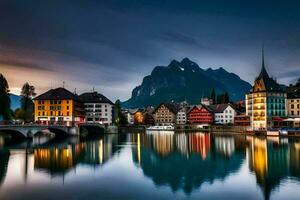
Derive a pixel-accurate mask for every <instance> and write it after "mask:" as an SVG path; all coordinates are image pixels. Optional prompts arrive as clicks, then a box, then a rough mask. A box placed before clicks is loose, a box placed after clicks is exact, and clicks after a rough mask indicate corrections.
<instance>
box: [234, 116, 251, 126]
mask: <svg viewBox="0 0 300 200" xmlns="http://www.w3.org/2000/svg"><path fill="white" fill-rule="evenodd" d="M250 124H251V123H250V117H249V116H248V115H246V114H237V115H236V116H235V117H234V125H235V126H250Z"/></svg>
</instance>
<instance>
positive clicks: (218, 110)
mask: <svg viewBox="0 0 300 200" xmlns="http://www.w3.org/2000/svg"><path fill="white" fill-rule="evenodd" d="M228 106H230V107H231V108H233V107H232V106H231V105H230V104H216V105H210V106H209V107H210V108H211V110H213V111H214V112H215V113H222V112H224V110H225V109H226V108H227V107H228ZM233 109H234V108H233Z"/></svg>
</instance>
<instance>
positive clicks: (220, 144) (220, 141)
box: [214, 137, 235, 156]
mask: <svg viewBox="0 0 300 200" xmlns="http://www.w3.org/2000/svg"><path fill="white" fill-rule="evenodd" d="M214 141H215V148H216V151H217V152H219V153H221V154H223V155H225V156H231V155H232V154H233V153H234V151H235V145H234V138H233V137H215V139H214Z"/></svg>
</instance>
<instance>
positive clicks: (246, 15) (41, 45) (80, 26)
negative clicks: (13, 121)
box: [0, 0, 300, 101]
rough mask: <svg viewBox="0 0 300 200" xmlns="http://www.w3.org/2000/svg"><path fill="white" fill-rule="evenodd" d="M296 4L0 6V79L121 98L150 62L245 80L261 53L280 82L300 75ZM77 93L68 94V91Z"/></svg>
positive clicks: (196, 1) (192, 1) (134, 1)
mask: <svg viewBox="0 0 300 200" xmlns="http://www.w3.org/2000/svg"><path fill="white" fill-rule="evenodd" d="M299 8H300V2H298V1H286V0H285V1H276V0H273V1H263V0H260V1H254V0H252V1H247V0H244V1H234V0H215V1H213V0H210V1H204V0H182V1H179V0H107V1H106V0H103V1H102V0H97V1H96V0H72V1H71V0H68V1H67V0H43V1H40V0H26V1H23V0H18V1H17V0H1V1H0V73H2V74H3V75H4V76H5V77H6V78H7V79H8V81H9V85H10V90H11V92H12V93H16V94H18V93H19V92H20V88H21V87H22V84H24V83H25V82H29V83H30V84H32V85H34V86H35V87H36V92H37V93H38V94H40V93H42V92H45V91H47V90H49V89H51V88H55V87H62V86H63V82H64V83H65V84H64V86H65V88H67V89H69V90H70V91H75V90H76V92H77V93H82V92H85V91H92V90H93V88H94V90H96V91H99V92H101V93H103V94H104V95H105V96H107V97H108V98H110V99H111V100H113V101H114V100H116V99H121V100H127V99H128V98H129V97H130V96H131V91H132V89H133V88H134V87H136V86H138V85H139V84H141V82H142V79H143V77H144V76H146V75H149V74H150V73H151V71H152V69H153V68H154V67H155V66H157V65H164V66H165V65H168V64H169V62H170V61H171V60H172V59H176V60H181V59H183V58H185V57H188V58H190V59H191V60H193V61H195V62H196V63H198V65H199V66H200V67H201V68H203V69H206V68H209V67H211V68H213V69H216V68H219V67H223V68H224V69H226V70H227V71H229V72H234V73H236V74H237V75H239V76H240V77H241V78H242V79H244V80H246V81H248V82H249V83H251V84H252V83H253V80H254V78H255V77H256V76H257V75H258V73H259V71H260V67H261V47H262V44H264V47H265V63H266V68H267V70H268V72H269V74H270V75H271V76H273V77H276V79H277V80H278V82H279V83H282V84H290V83H295V82H296V80H297V79H298V78H299V77H300V56H299V55H300V54H299V53H300V12H299ZM75 88H76V89H75Z"/></svg>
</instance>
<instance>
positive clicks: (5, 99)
mask: <svg viewBox="0 0 300 200" xmlns="http://www.w3.org/2000/svg"><path fill="white" fill-rule="evenodd" d="M9 92H10V90H9V85H8V82H7V80H6V78H5V77H4V76H3V75H2V74H0V117H2V118H3V120H10V119H12V118H14V119H22V120H24V121H25V122H29V121H33V111H34V104H33V98H34V97H35V95H36V93H35V88H34V86H32V85H30V84H29V83H25V84H24V85H23V87H22V90H21V94H20V96H21V100H20V101H21V102H20V103H21V107H20V108H18V109H16V110H15V111H13V110H11V99H10V94H9Z"/></svg>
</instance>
